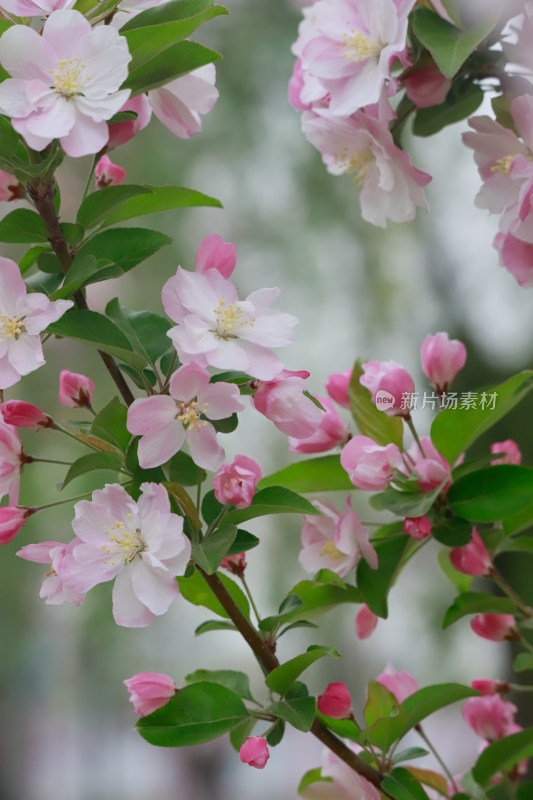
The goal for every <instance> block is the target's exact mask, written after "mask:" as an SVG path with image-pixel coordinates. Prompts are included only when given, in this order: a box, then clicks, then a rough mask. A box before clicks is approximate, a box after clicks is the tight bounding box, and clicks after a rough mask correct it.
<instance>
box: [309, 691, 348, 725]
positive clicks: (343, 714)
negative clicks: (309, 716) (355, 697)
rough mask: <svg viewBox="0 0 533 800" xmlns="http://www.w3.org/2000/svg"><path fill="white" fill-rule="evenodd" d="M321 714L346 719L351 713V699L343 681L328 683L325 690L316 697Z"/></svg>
mask: <svg viewBox="0 0 533 800" xmlns="http://www.w3.org/2000/svg"><path fill="white" fill-rule="evenodd" d="M316 704H317V708H318V710H319V711H320V713H321V714H325V715H326V717H334V718H335V719H346V718H347V717H349V716H350V714H351V713H352V700H351V697H350V692H349V691H348V689H347V688H346V684H345V683H330V684H328V686H327V687H326V691H325V692H324V693H323V694H321V695H319V696H318V698H317V703H316Z"/></svg>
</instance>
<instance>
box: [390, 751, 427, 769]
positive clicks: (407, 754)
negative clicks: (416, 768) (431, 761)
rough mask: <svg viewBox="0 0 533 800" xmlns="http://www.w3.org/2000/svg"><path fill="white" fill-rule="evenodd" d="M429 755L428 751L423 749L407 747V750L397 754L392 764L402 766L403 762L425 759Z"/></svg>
mask: <svg viewBox="0 0 533 800" xmlns="http://www.w3.org/2000/svg"><path fill="white" fill-rule="evenodd" d="M427 755H429V753H428V751H427V750H424V748H423V747H407V748H406V749H405V750H400V752H399V753H396V754H395V755H394V757H393V759H392V761H391V764H393V765H394V764H401V763H402V761H411V760H412V759H414V758H423V757H424V756H427Z"/></svg>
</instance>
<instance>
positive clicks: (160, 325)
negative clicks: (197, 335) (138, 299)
mask: <svg viewBox="0 0 533 800" xmlns="http://www.w3.org/2000/svg"><path fill="white" fill-rule="evenodd" d="M105 311H106V315H107V316H108V317H109V318H110V319H112V320H113V322H114V323H115V325H116V326H117V327H118V328H120V330H121V331H122V333H123V334H124V335H125V336H126V337H127V338H128V341H129V342H130V344H131V346H132V347H133V349H134V350H135V352H136V353H139V354H140V355H141V356H144V357H145V358H146V360H147V361H149V362H150V363H151V364H152V365H153V366H154V367H155V362H156V361H157V359H158V358H159V357H160V356H162V355H163V353H166V351H167V350H168V349H169V347H171V341H170V339H169V338H168V336H167V331H168V330H169V329H170V327H171V323H170V322H169V321H168V320H167V319H166V318H165V317H160V316H159V314H154V313H153V312H151V311H129V310H128V309H127V308H122V306H121V305H120V303H119V301H118V298H117V297H114V298H113V300H110V301H109V303H108V304H107V306H106V310H105ZM197 479H198V473H197V474H196V478H195V481H194V482H195V483H196V481H197ZM178 483H180V481H178Z"/></svg>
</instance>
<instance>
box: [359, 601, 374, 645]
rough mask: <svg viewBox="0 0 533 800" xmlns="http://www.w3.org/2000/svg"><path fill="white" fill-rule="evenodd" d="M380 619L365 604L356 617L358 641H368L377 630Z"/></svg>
mask: <svg viewBox="0 0 533 800" xmlns="http://www.w3.org/2000/svg"><path fill="white" fill-rule="evenodd" d="M378 621H379V617H378V616H377V615H376V614H374V612H373V611H371V610H370V608H369V607H368V606H367V604H366V603H363V605H362V606H361V608H360V609H359V611H358V612H357V614H356V617H355V635H356V636H357V638H358V639H368V638H370V636H371V635H372V634H373V633H374V631H375V630H376V627H377V624H378Z"/></svg>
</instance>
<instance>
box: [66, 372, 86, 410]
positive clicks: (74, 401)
mask: <svg viewBox="0 0 533 800" xmlns="http://www.w3.org/2000/svg"><path fill="white" fill-rule="evenodd" d="M93 392H94V383H93V381H92V380H91V379H90V378H87V377H86V376H85V375H80V374H78V373H77V372H69V371H68V370H67V369H64V370H62V371H61V374H60V376H59V399H60V401H61V402H62V403H63V405H64V406H70V407H71V408H91V403H92V401H93Z"/></svg>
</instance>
